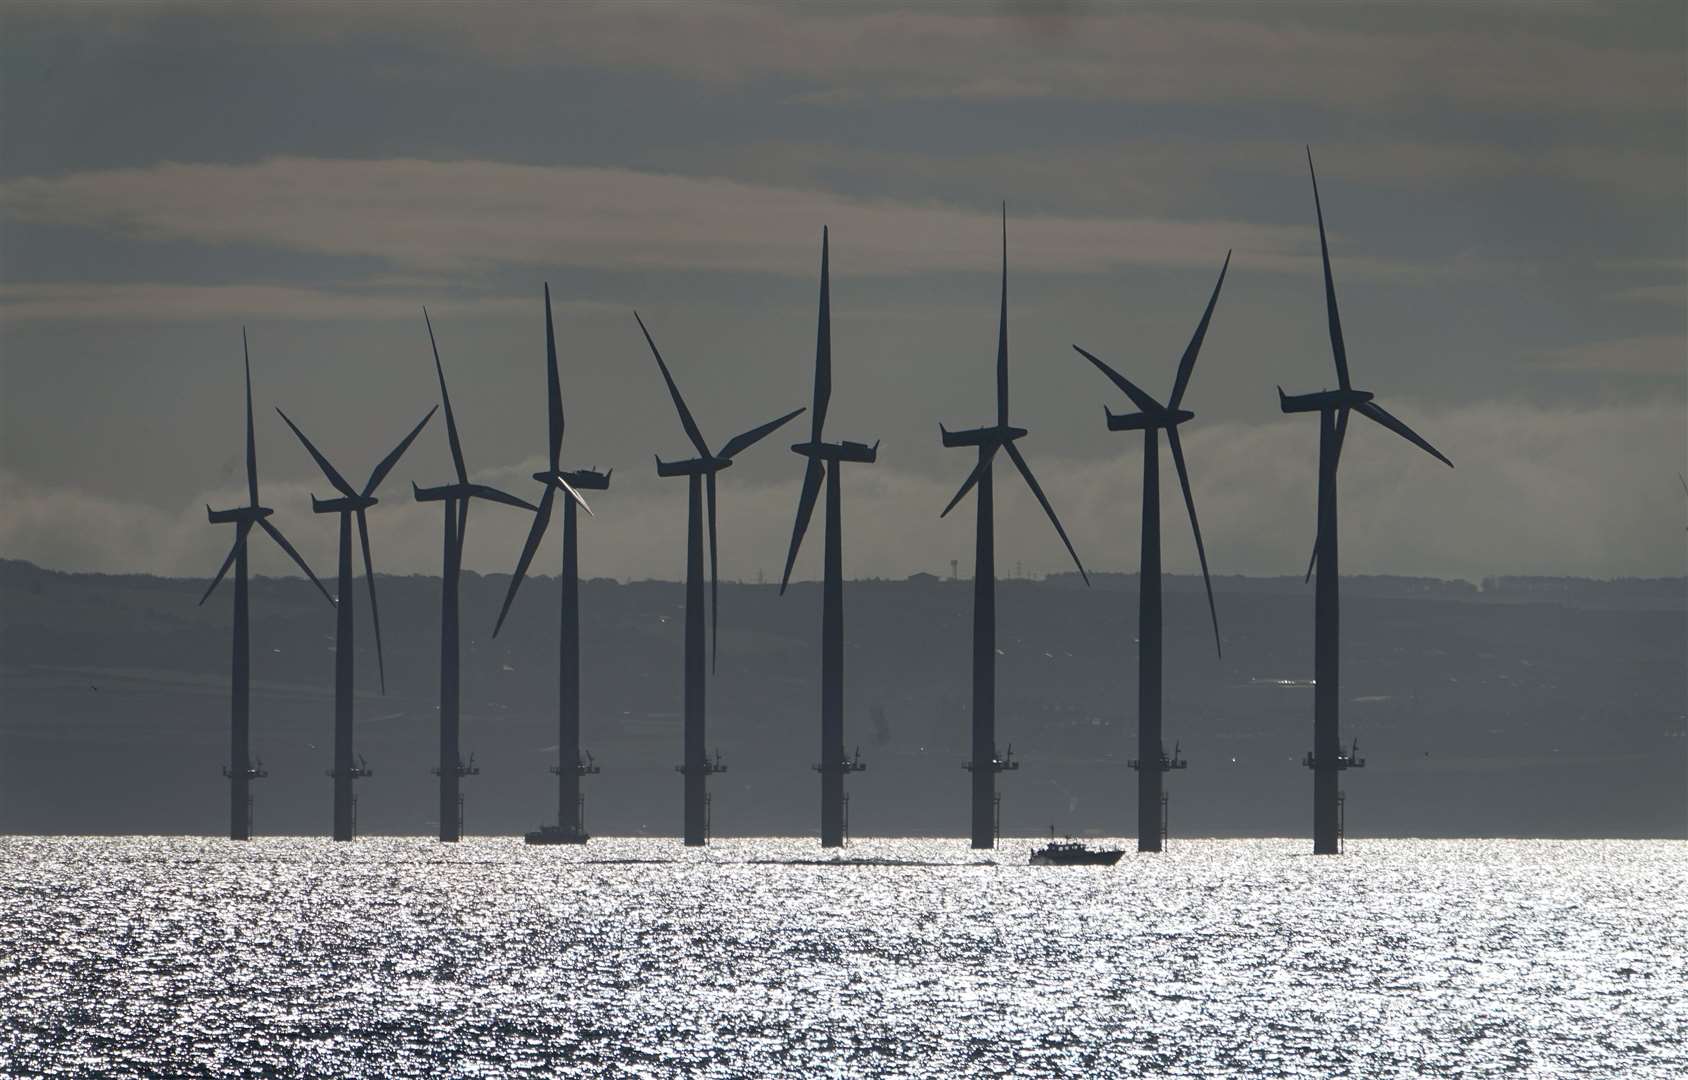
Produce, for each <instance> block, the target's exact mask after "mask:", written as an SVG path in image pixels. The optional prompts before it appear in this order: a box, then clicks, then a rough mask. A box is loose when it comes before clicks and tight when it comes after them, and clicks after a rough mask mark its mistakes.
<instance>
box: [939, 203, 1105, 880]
mask: <svg viewBox="0 0 1688 1080" xmlns="http://www.w3.org/2000/svg"><path fill="white" fill-rule="evenodd" d="M938 432H939V435H940V436H941V437H942V439H943V444H944V445H945V446H976V447H978V449H979V463H978V464H977V465H976V466H974V467H973V471H972V472H971V473H969V474H968V476H967V480H966V481H965V482H964V483H963V484H962V485H961V490H959V491H957V492H956V493H955V498H953V499H951V500H950V501H949V505H948V506H946V507H944V511H943V513H942V514H939V515H938V516H939V517H944V516H946V515H948V514H949V512H950V511H951V510H954V509H955V506H956V504H957V503H959V502H960V501H961V500H962V499H963V498H964V497H965V496H966V495H967V493H968V492H969V491H972V490H973V488H974V487H977V488H978V489H979V497H978V499H977V507H978V524H977V539H976V541H975V548H974V550H975V556H974V563H973V756H972V759H971V760H969V761H968V762H967V764H966V766H965V768H966V769H967V770H968V771H969V772H971V773H972V774H973V821H972V834H973V846H974V847H975V848H991V847H995V846H996V828H995V820H994V818H995V810H996V774H997V773H999V772H1007V771H1009V770H1012V769H1018V768H1019V767H1020V766H1019V765H1018V764H1016V763H1015V761H1014V751H1013V748H1012V747H1010V748H1009V751H1008V753H1007V754H1006V755H1001V756H999V755H998V754H997V752H996V513H995V504H994V502H993V492H992V481H991V461H992V459H993V458H995V457H996V452H997V451H998V450H1003V451H1006V452H1007V454H1008V457H1009V459H1010V460H1011V461H1013V462H1014V467H1015V468H1017V469H1019V470H1020V475H1021V476H1023V477H1025V479H1026V486H1027V487H1029V488H1031V491H1032V494H1033V495H1035V496H1037V501H1038V502H1039V503H1040V504H1042V506H1043V512H1044V513H1046V514H1048V515H1049V520H1050V522H1051V523H1052V524H1053V525H1054V526H1055V531H1056V532H1057V533H1059V534H1060V536H1061V543H1063V544H1065V545H1066V546H1067V554H1069V555H1071V556H1072V558H1073V565H1074V566H1077V567H1078V572H1079V575H1080V576H1081V577H1083V578H1084V583H1085V584H1086V585H1088V584H1090V575H1089V574H1087V573H1085V570H1084V564H1083V563H1082V562H1080V561H1079V558H1078V552H1076V551H1074V550H1073V544H1072V541H1071V540H1068V539H1067V530H1065V529H1063V528H1062V527H1061V519H1060V518H1058V517H1056V516H1055V508H1054V507H1052V506H1050V505H1049V499H1048V498H1046V497H1045V496H1044V494H1043V488H1042V487H1040V486H1038V482H1037V477H1035V476H1033V475H1032V469H1031V466H1030V465H1027V464H1026V459H1025V457H1024V456H1022V455H1021V453H1020V451H1019V448H1018V447H1016V446H1015V445H1014V440H1016V439H1019V438H1021V437H1022V436H1024V435H1025V434H1027V432H1026V429H1025V428H1019V427H1010V426H1009V424H1008V206H1007V204H1006V203H1005V204H1003V208H1002V309H1001V314H1000V315H999V317H998V321H997V331H996V423H995V425H993V426H991V427H980V428H973V429H971V430H968V431H949V430H947V429H946V428H945V427H944V426H943V425H942V424H939V425H938Z"/></svg>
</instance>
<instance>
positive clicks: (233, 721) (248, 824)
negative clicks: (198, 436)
mask: <svg viewBox="0 0 1688 1080" xmlns="http://www.w3.org/2000/svg"><path fill="white" fill-rule="evenodd" d="M240 349H241V353H242V355H243V356H244V358H245V361H246V493H247V498H248V502H247V505H245V506H241V507H236V508H235V509H233V510H213V509H211V508H210V507H209V506H207V507H206V508H205V516H206V517H207V518H209V519H210V521H211V524H213V525H231V524H232V525H233V526H234V527H235V531H234V545H233V546H232V547H230V548H229V554H228V557H227V558H225V559H224V560H223V565H222V567H221V568H220V569H218V571H217V576H216V577H215V578H212V579H211V585H210V586H209V587H208V588H207V589H206V590H205V595H204V596H201V597H200V598H199V602H200V603H201V604H204V603H205V601H206V600H207V599H209V598H210V596H211V593H212V592H213V591H214V590H215V589H216V588H217V584H218V582H220V581H222V580H223V577H224V575H226V574H227V573H228V572H229V567H230V566H233V567H234V661H233V673H232V676H231V680H230V681H231V686H230V690H231V693H230V702H229V763H228V765H227V767H225V768H224V769H223V775H224V776H226V777H228V778H229V839H230V840H250V839H252V786H251V785H252V781H253V780H256V779H258V778H259V777H262V776H268V775H269V774H268V773H266V772H265V771H264V767H263V763H262V762H254V761H253V760H252V753H251V739H252V730H251V700H252V698H251V670H252V650H251V637H252V626H251V618H250V616H249V614H248V611H247V589H246V538H247V535H248V534H249V533H251V531H252V526H254V525H256V526H257V527H258V528H260V529H262V530H264V531H265V532H266V533H269V534H270V539H272V540H274V541H275V542H276V544H277V545H279V546H280V547H281V550H283V551H285V552H287V556H288V558H290V559H292V560H293V561H294V562H295V563H297V564H298V565H299V569H301V570H303V571H304V572H305V576H306V577H308V578H310V579H311V584H313V585H315V586H316V587H317V590H318V591H319V592H321V593H322V596H323V599H325V600H327V601H328V602H329V603H331V604H332V603H333V602H334V601H333V598H331V597H330V596H329V595H328V590H327V589H324V588H323V587H322V582H320V581H318V580H317V576H316V575H315V574H313V573H311V568H310V567H309V566H306V565H305V560H304V559H302V558H300V557H299V553H298V552H297V551H295V550H294V549H293V545H292V544H289V543H288V542H287V537H285V536H283V535H281V530H280V529H278V528H276V527H275V526H274V525H272V524H270V521H269V517H270V515H271V514H272V513H274V512H275V511H273V510H271V509H270V508H269V507H267V506H260V505H258V447H257V440H256V438H255V436H254V434H253V431H252V354H251V352H250V351H249V350H248V349H247V347H246V329H245V328H244V327H242V328H241V331H240Z"/></svg>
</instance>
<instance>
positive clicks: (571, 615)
mask: <svg viewBox="0 0 1688 1080" xmlns="http://www.w3.org/2000/svg"><path fill="white" fill-rule="evenodd" d="M545 378H546V410H545V416H546V422H547V424H548V426H549V429H550V430H549V435H550V441H549V444H548V445H549V447H550V465H551V467H550V468H549V469H548V470H546V471H544V472H536V473H534V474H533V478H534V479H535V480H537V481H539V482H540V483H541V484H543V485H545V494H544V495H543V496H542V497H541V498H540V500H539V513H538V514H536V515H535V516H534V519H533V527H532V528H531V529H529V530H528V537H527V543H525V544H523V545H522V556H521V558H520V560H518V561H517V563H516V572H515V573H514V574H513V575H511V577H510V590H509V591H508V592H507V593H505V594H504V606H503V608H501V609H500V610H499V612H498V624H497V625H496V626H494V627H493V628H492V636H493V637H497V636H498V631H500V630H502V629H503V628H504V617H505V616H506V615H508V614H509V613H510V603H511V601H513V600H515V599H516V590H517V589H518V588H520V587H521V584H522V577H523V575H525V574H526V573H527V569H528V565H529V564H530V563H532V562H533V556H534V552H536V551H538V550H539V544H540V541H542V540H544V539H545V529H546V527H547V526H548V525H549V524H550V521H551V504H552V502H553V501H554V500H555V499H556V497H557V492H558V491H561V492H563V494H564V495H565V496H566V497H565V498H564V499H563V581H562V592H563V596H562V633H561V635H560V638H559V641H558V645H557V690H558V692H557V764H556V765H555V766H553V767H552V769H551V771H552V772H554V773H556V774H557V830H558V833H559V834H560V835H561V836H562V837H563V838H564V839H565V840H566V841H567V842H570V843H582V844H583V843H585V842H586V829H585V826H584V823H583V822H582V821H581V797H580V778H581V777H582V776H586V775H588V774H591V773H595V772H597V771H598V766H597V765H596V764H595V763H593V762H592V761H590V760H588V759H583V758H582V757H581V755H580V561H579V556H578V554H577V549H576V544H575V518H576V516H577V515H576V513H575V506H576V505H577V504H578V505H579V507H580V508H581V509H582V510H585V511H586V512H587V513H588V514H590V513H592V508H591V507H590V506H587V505H586V500H585V498H583V497H582V496H581V494H580V490H581V489H582V488H585V489H586V490H588V491H604V490H606V489H608V488H609V486H610V474H609V473H607V472H605V473H601V472H598V471H597V470H595V469H580V470H576V471H574V472H563V471H561V468H560V467H559V465H558V460H559V458H560V457H561V455H562V450H563V390H562V385H561V383H560V382H559V381H558V377H557V335H556V332H555V331H554V330H553V329H552V326H551V286H550V285H549V284H547V285H546V286H545Z"/></svg>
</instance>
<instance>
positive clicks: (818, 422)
mask: <svg viewBox="0 0 1688 1080" xmlns="http://www.w3.org/2000/svg"><path fill="white" fill-rule="evenodd" d="M827 246H828V244H827V230H826V229H825V228H824V227H823V228H822V229H821V299H820V314H819V316H818V319H817V323H816V329H815V396H814V404H813V406H812V408H811V409H810V410H809V419H810V422H811V424H812V426H811V427H810V429H809V441H808V442H802V443H794V444H793V445H792V447H791V450H792V453H794V454H798V455H800V456H802V457H805V458H808V459H809V464H808V466H807V467H806V468H805V469H804V472H803V493H802V495H801V496H800V497H799V498H798V500H797V521H796V523H795V524H794V525H793V526H792V530H791V550H790V551H789V552H788V553H787V554H786V557H785V573H784V574H783V575H782V576H781V577H780V595H781V596H784V595H785V589H786V586H787V585H788V584H790V582H791V567H792V564H793V563H794V562H796V561H797V551H798V549H799V548H800V547H801V546H802V545H803V534H804V532H805V531H807V529H808V528H809V518H810V517H811V516H812V515H813V514H814V510H815V500H816V499H817V498H818V497H819V496H820V491H821V481H822V480H825V481H826V548H825V556H824V563H823V565H824V570H823V579H822V584H821V760H820V764H819V765H816V766H815V769H816V771H818V772H819V773H820V774H821V846H822V847H841V846H842V845H843V843H844V775H845V774H846V773H852V772H859V771H861V770H862V769H865V768H866V767H867V766H865V765H863V764H862V763H861V758H860V756H859V755H858V756H857V757H856V758H854V759H851V758H847V757H845V755H844V557H843V538H842V530H843V513H842V510H841V504H840V498H839V473H840V472H842V471H843V464H844V462H846V461H854V462H862V463H864V464H865V463H871V462H873V461H874V460H875V459H877V458H878V456H879V443H878V442H877V441H876V442H875V443H874V444H873V445H872V446H869V445H867V444H866V443H859V442H835V443H829V442H826V441H825V440H824V439H823V438H822V428H823V427H824V426H825V424H826V408H827V403H828V402H829V401H831V399H832V292H831V286H830V284H829V282H830V277H829V274H828V270H827ZM827 462H831V463H832V467H831V468H828V467H827V464H826V463H827Z"/></svg>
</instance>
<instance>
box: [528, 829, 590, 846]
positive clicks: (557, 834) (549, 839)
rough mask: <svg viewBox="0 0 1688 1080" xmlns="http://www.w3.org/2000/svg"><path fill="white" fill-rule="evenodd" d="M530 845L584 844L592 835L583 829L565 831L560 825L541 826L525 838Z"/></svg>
mask: <svg viewBox="0 0 1688 1080" xmlns="http://www.w3.org/2000/svg"><path fill="white" fill-rule="evenodd" d="M525 839H526V840H527V842H528V843H530V844H584V843H586V841H588V840H590V839H592V834H591V833H588V832H587V831H586V830H584V829H565V828H563V827H562V826H560V825H541V826H540V827H539V828H537V829H535V830H534V831H533V832H530V833H528V834H527V836H526V837H525Z"/></svg>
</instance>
